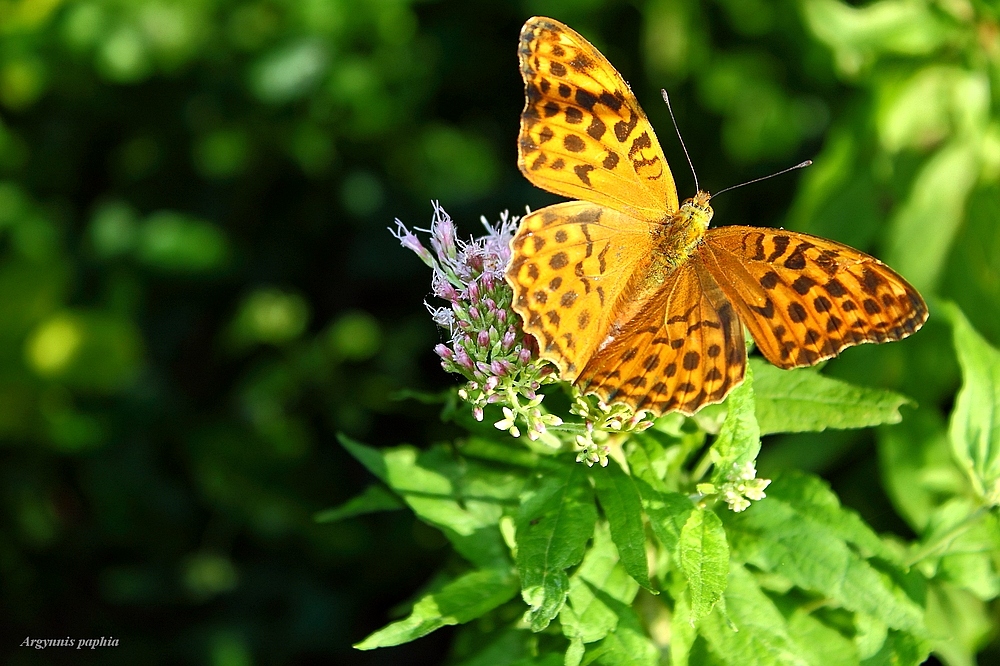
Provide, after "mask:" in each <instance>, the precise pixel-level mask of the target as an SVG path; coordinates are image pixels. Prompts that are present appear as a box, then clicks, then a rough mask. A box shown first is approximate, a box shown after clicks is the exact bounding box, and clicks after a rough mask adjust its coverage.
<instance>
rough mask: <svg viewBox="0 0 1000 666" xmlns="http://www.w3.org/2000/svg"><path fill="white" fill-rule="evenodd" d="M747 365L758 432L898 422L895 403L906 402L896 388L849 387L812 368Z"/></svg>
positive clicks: (757, 361) (760, 363)
mask: <svg viewBox="0 0 1000 666" xmlns="http://www.w3.org/2000/svg"><path fill="white" fill-rule="evenodd" d="M749 366H750V367H751V368H753V373H754V394H755V397H756V402H757V411H756V414H757V421H758V423H759V424H760V434H762V435H770V434H772V433H776V432H819V431H822V430H826V429H827V428H837V429H847V428H867V427H869V426H875V425H879V424H882V423H898V422H899V421H900V420H902V416H901V415H900V413H899V408H900V406H902V405H905V404H909V403H910V400H909V398H906V397H905V396H902V395H899V394H898V393H893V392H891V391H884V390H881V389H871V388H865V387H862V386H854V385H852V384H848V383H846V382H842V381H840V380H839V379H833V378H830V377H825V376H823V375H821V374H819V373H818V372H816V371H815V370H812V369H807V368H803V369H799V370H781V369H780V368H776V367H774V366H773V365H771V364H770V363H766V362H764V361H763V360H760V359H756V358H752V359H750V363H749Z"/></svg>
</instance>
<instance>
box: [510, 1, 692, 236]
mask: <svg viewBox="0 0 1000 666" xmlns="http://www.w3.org/2000/svg"><path fill="white" fill-rule="evenodd" d="M518 55H519V58H520V62H521V75H522V76H523V78H524V85H525V94H526V98H527V99H526V101H525V105H524V111H523V112H522V113H521V133H520V137H519V140H518V166H519V167H520V168H521V171H522V172H523V173H524V175H525V176H526V177H527V178H528V180H530V181H531V182H532V183H534V184H535V185H537V186H538V187H541V188H544V189H546V190H549V191H550V192H555V193H556V194H562V195H564V196H568V197H574V198H577V199H584V200H586V201H591V202H594V203H597V204H601V205H604V206H608V207H610V208H613V209H615V210H617V211H619V212H622V213H626V214H629V215H632V216H633V217H638V218H642V219H646V220H654V221H658V220H663V219H664V218H665V217H666V216H667V215H669V214H670V213H672V212H673V211H675V210H677V190H676V187H675V186H674V179H673V176H672V175H671V174H670V169H669V167H668V166H667V161H666V159H664V157H663V151H662V150H661V148H660V144H659V143H658V142H657V140H656V135H655V134H654V133H653V128H652V126H651V125H650V124H649V121H648V120H647V119H646V115H645V114H644V113H643V112H642V109H641V108H640V107H639V103H638V102H637V101H636V99H635V96H634V95H633V94H632V91H631V90H630V89H629V87H628V84H626V83H625V81H624V80H623V79H622V77H621V75H620V74H618V72H617V71H616V70H615V68H614V67H612V66H611V63H609V62H608V60H607V59H606V58H605V57H604V56H603V55H601V53H600V52H599V51H598V50H597V49H596V48H594V47H593V46H592V45H591V44H590V43H589V42H588V41H587V40H586V39H584V38H583V37H581V36H580V35H579V34H578V33H577V32H575V31H574V30H573V29H571V28H569V27H568V26H566V25H563V24H562V23H560V22H558V21H555V20H553V19H548V18H540V17H535V18H532V19H529V20H528V22H527V23H525V24H524V28H522V30H521V42H520V47H519V49H518Z"/></svg>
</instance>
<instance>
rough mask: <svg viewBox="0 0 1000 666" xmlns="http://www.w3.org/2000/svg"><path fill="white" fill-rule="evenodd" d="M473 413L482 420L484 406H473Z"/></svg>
mask: <svg viewBox="0 0 1000 666" xmlns="http://www.w3.org/2000/svg"><path fill="white" fill-rule="evenodd" d="M472 415H473V416H474V417H476V420H477V421H482V420H483V408H482V407H473V408H472Z"/></svg>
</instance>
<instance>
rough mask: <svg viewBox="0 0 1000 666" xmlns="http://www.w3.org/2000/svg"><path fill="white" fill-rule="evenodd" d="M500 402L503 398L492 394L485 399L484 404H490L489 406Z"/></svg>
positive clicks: (497, 394)
mask: <svg viewBox="0 0 1000 666" xmlns="http://www.w3.org/2000/svg"><path fill="white" fill-rule="evenodd" d="M501 400H503V396H502V395H500V394H499V393H494V394H493V395H491V396H489V397H488V398H486V402H488V403H490V404H491V405H492V404H494V403H497V402H500V401H501Z"/></svg>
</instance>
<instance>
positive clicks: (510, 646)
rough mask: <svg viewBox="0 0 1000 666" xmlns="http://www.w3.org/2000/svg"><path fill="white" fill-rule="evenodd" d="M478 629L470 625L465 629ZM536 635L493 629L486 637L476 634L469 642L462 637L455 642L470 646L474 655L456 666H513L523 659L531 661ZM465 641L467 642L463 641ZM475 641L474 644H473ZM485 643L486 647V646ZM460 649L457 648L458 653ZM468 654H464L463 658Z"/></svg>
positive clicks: (515, 630) (522, 631) (523, 631)
mask: <svg viewBox="0 0 1000 666" xmlns="http://www.w3.org/2000/svg"><path fill="white" fill-rule="evenodd" d="M470 628H471V629H476V627H475V625H468V626H467V627H465V628H464V629H470ZM534 636H535V635H534V634H532V633H531V632H529V631H525V630H523V629H514V628H507V629H495V628H494V629H493V630H492V631H488V635H486V636H484V635H483V634H482V633H480V632H476V634H475V635H474V637H473V638H472V639H471V640H469V639H468V637H467V636H460V637H459V638H458V639H457V640H456V641H455V642H456V644H458V643H462V644H465V645H468V644H469V643H472V645H470V646H469V647H470V651H472V654H470V655H468V656H466V657H465V659H463V660H462V661H459V662H458V663H457V664H456V666H513V665H514V664H517V663H523V662H521V660H522V659H529V658H530V656H529V655H530V654H531V653H532V652H533V648H534V647H535V645H534V642H535V641H534ZM463 639H465V640H463ZM473 641H474V642H473ZM484 643H485V645H484ZM459 649H460V648H456V652H458V650H459ZM465 654H468V653H463V656H464V655H465Z"/></svg>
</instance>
